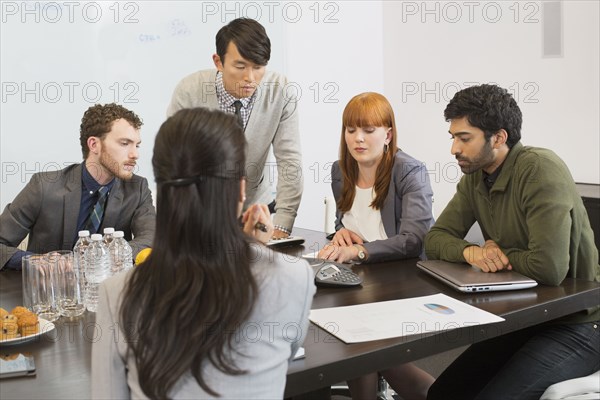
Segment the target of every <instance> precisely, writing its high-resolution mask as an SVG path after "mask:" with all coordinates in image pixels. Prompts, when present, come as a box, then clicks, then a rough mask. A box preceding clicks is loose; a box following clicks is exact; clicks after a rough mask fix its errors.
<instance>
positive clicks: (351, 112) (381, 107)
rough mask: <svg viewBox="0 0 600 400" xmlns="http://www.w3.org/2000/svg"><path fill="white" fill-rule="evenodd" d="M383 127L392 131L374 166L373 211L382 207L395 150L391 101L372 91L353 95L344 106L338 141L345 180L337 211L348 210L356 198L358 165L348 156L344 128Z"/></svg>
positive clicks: (394, 129) (394, 128)
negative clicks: (380, 158) (377, 164)
mask: <svg viewBox="0 0 600 400" xmlns="http://www.w3.org/2000/svg"><path fill="white" fill-rule="evenodd" d="M366 126H376V127H377V126H383V127H386V128H391V129H392V139H391V140H390V143H389V144H388V151H387V152H384V153H383V158H382V160H381V162H380V163H379V166H378V167H377V171H376V175H375V185H374V186H373V188H374V190H375V198H374V199H373V202H372V203H371V204H370V206H371V207H373V208H374V209H375V210H380V209H381V208H383V203H384V202H385V198H386V197H387V194H388V190H389V187H390V180H391V179H392V168H393V166H394V160H395V159H396V152H397V151H398V147H397V146H398V145H397V138H396V136H397V134H396V119H395V118H394V110H393V109H392V106H391V104H390V102H389V101H388V100H387V99H386V98H385V97H384V96H383V95H381V94H379V93H375V92H367V93H361V94H358V95H356V96H354V97H353V98H352V99H351V100H350V102H348V104H347V105H346V108H345V109H344V113H343V115H342V136H341V139H340V170H341V171H342V176H343V177H344V184H343V187H342V196H341V197H340V200H339V201H338V202H337V208H338V209H339V210H340V211H343V212H346V211H350V209H351V208H352V203H354V196H355V195H356V182H357V181H358V163H357V162H356V160H355V159H354V157H352V155H351V154H350V150H348V144H346V138H345V133H346V128H348V127H353V128H356V127H366Z"/></svg>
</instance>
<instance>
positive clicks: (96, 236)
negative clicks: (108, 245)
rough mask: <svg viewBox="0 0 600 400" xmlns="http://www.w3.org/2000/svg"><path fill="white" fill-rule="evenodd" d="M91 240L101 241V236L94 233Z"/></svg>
mask: <svg viewBox="0 0 600 400" xmlns="http://www.w3.org/2000/svg"><path fill="white" fill-rule="evenodd" d="M92 240H93V241H96V240H102V235H101V234H99V233H94V234H93V235H92Z"/></svg>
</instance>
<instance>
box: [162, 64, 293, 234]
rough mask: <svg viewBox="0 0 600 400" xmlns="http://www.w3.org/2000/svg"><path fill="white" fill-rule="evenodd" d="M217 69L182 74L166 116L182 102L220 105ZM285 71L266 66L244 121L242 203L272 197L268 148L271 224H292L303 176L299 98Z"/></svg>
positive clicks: (186, 106)
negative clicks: (273, 207) (274, 190)
mask: <svg viewBox="0 0 600 400" xmlns="http://www.w3.org/2000/svg"><path fill="white" fill-rule="evenodd" d="M216 74H217V70H214V69H210V70H203V71H198V72H195V73H193V74H191V75H189V76H186V77H185V78H183V79H182V80H181V81H180V82H179V84H178V85H177V87H176V88H175V91H174V92H173V98H172V99H171V104H169V107H168V109H167V116H171V115H173V114H174V113H175V112H176V111H178V110H180V109H182V108H193V107H206V108H210V109H219V103H218V101H217V90H216V86H215V78H216ZM287 83H288V81H287V79H286V78H285V77H284V76H283V75H279V74H277V73H275V72H272V71H267V72H266V73H265V75H264V77H263V79H262V81H261V83H260V85H259V87H258V89H257V93H256V95H257V98H256V101H255V103H254V106H253V108H252V113H251V114H250V118H249V119H248V124H247V125H246V130H245V134H246V140H247V141H248V153H247V157H246V181H247V185H246V198H247V200H246V204H245V207H247V206H248V205H250V204H253V203H265V204H268V203H270V202H271V201H272V200H273V195H272V193H271V190H270V189H269V180H270V179H274V173H273V172H274V168H273V167H274V166H269V165H265V163H266V161H267V156H268V154H269V148H270V147H271V145H272V146H273V154H274V155H275V159H276V161H277V176H278V179H277V194H276V196H275V200H276V201H277V206H276V211H277V212H276V214H275V216H274V219H273V222H274V224H275V225H280V226H283V227H284V228H288V229H291V228H292V227H293V225H294V220H295V219H296V215H297V212H298V207H299V206H300V199H301V197H302V189H303V186H304V180H303V177H302V156H301V152H300V148H301V147H300V133H299V131H298V112H297V106H298V99H297V98H296V97H295V94H294V90H286V89H289V88H287V87H286V85H287Z"/></svg>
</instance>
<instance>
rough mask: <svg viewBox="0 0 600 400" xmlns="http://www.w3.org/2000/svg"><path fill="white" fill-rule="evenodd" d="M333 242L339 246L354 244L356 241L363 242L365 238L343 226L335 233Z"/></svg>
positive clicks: (357, 242)
mask: <svg viewBox="0 0 600 400" xmlns="http://www.w3.org/2000/svg"><path fill="white" fill-rule="evenodd" d="M331 243H333V244H335V245H338V246H352V245H353V244H354V243H356V244H363V240H362V239H361V238H360V236H358V235H357V234H356V233H354V232H352V231H351V230H348V229H346V228H342V229H340V230H339V231H337V232H336V233H335V235H334V236H333V239H331ZM357 254H358V252H357Z"/></svg>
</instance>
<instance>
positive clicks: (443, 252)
mask: <svg viewBox="0 0 600 400" xmlns="http://www.w3.org/2000/svg"><path fill="white" fill-rule="evenodd" d="M475 221H477V222H478V223H479V225H480V227H481V231H482V233H483V236H484V238H485V239H486V240H488V239H491V240H493V241H494V242H496V243H497V244H498V245H499V246H500V248H501V249H502V251H503V252H504V253H505V254H506V256H507V257H508V259H509V261H510V263H511V265H512V266H513V268H514V269H515V270H516V271H518V272H520V273H522V274H523V275H526V276H528V277H530V278H532V279H535V280H536V281H538V282H539V283H542V284H545V285H559V284H560V283H561V282H562V281H563V279H565V278H566V277H570V278H580V279H585V280H588V281H596V282H600V266H599V265H598V250H597V249H596V246H595V244H594V233H593V231H592V228H591V226H590V221H589V219H588V215H587V212H586V210H585V207H584V205H583V201H582V199H581V196H580V195H579V194H578V192H577V189H576V187H575V182H574V181H573V177H572V176H571V173H570V172H569V169H568V168H567V166H566V165H565V163H564V162H563V161H562V160H561V159H560V158H559V157H558V156H557V155H556V154H555V153H554V152H552V151H550V150H547V149H541V148H535V147H524V146H523V145H522V144H521V143H517V144H516V145H515V146H513V148H512V149H511V151H510V152H509V153H508V156H507V158H506V160H505V161H504V165H503V167H502V171H501V172H500V175H499V176H498V178H497V180H496V182H495V183H494V186H493V187H492V188H491V190H490V191H489V192H488V189H487V187H486V186H485V184H484V182H483V177H482V171H481V170H480V171H478V172H475V173H473V174H470V175H465V176H463V177H462V179H461V180H460V182H459V183H458V185H457V191H456V194H455V195H454V197H453V198H452V200H451V201H450V202H449V203H448V205H447V206H446V208H445V209H444V211H443V212H442V214H441V215H440V217H439V219H438V220H437V222H436V223H435V225H434V226H433V227H432V228H431V230H430V231H429V233H428V234H427V236H426V237H425V252H426V254H427V257H428V258H430V259H441V260H446V261H451V262H465V259H464V257H463V254H462V253H463V249H464V248H465V247H467V246H470V245H472V243H469V242H467V241H465V240H463V238H464V237H465V235H466V234H467V232H468V231H469V229H470V228H471V226H472V225H473V223H474V222H475ZM598 319H600V308H599V307H595V308H594V309H591V310H588V312H586V313H578V314H577V315H574V316H573V318H569V320H570V321H573V322H584V321H593V320H594V321H597V320H598Z"/></svg>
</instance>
